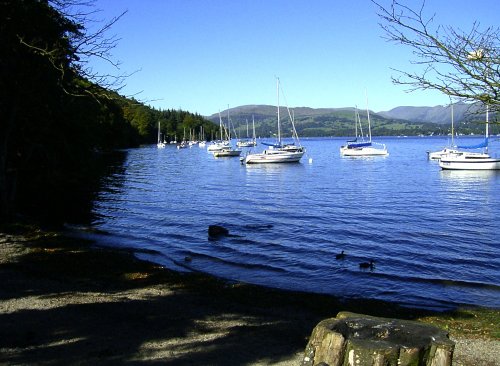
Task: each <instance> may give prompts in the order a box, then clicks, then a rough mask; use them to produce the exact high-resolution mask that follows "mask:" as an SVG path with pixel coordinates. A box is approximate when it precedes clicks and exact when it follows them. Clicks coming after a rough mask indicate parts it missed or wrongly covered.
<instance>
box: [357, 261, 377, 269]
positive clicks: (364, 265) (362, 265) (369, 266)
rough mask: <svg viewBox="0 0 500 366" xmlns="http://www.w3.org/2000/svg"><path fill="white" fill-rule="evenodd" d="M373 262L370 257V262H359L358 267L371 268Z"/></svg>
mask: <svg viewBox="0 0 500 366" xmlns="http://www.w3.org/2000/svg"><path fill="white" fill-rule="evenodd" d="M373 264H374V261H373V259H370V263H368V262H363V263H360V264H359V268H370V269H373Z"/></svg>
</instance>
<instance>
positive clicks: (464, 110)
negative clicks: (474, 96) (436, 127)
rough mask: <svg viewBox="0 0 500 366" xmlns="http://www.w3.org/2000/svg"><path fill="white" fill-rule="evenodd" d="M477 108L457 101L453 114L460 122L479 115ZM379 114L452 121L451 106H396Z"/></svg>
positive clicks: (392, 116) (420, 120)
mask: <svg viewBox="0 0 500 366" xmlns="http://www.w3.org/2000/svg"><path fill="white" fill-rule="evenodd" d="M476 113H477V108H476V107H475V106H474V105H471V104H466V103H455V104H454V105H453V115H454V120H455V122H457V123H459V122H462V121H464V120H465V119H470V118H473V117H476V118H477V117H478V116H477V115H476ZM378 114H379V115H381V116H383V117H386V118H394V119H402V120H405V121H411V122H430V123H437V124H450V123H451V107H450V106H449V105H448V106H441V105H438V106H435V107H396V108H393V109H391V110H390V111H387V112H378Z"/></svg>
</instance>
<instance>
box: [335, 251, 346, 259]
mask: <svg viewBox="0 0 500 366" xmlns="http://www.w3.org/2000/svg"><path fill="white" fill-rule="evenodd" d="M344 257H345V254H344V251H342V253H339V254H337V255H336V256H335V259H344Z"/></svg>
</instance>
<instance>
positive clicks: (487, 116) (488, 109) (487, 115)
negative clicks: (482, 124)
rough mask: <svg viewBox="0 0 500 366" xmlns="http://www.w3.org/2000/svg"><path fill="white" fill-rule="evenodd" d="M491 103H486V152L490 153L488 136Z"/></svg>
mask: <svg viewBox="0 0 500 366" xmlns="http://www.w3.org/2000/svg"><path fill="white" fill-rule="evenodd" d="M489 111H490V108H489V105H488V104H486V148H485V150H486V153H488V137H489V135H490V118H489Z"/></svg>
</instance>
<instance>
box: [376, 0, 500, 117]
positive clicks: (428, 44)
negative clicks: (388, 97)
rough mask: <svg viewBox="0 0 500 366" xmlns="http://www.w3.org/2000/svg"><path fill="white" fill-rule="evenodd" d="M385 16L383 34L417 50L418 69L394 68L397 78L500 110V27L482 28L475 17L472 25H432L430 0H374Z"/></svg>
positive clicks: (416, 87) (411, 85) (402, 82)
mask: <svg viewBox="0 0 500 366" xmlns="http://www.w3.org/2000/svg"><path fill="white" fill-rule="evenodd" d="M372 2H373V3H374V4H375V5H376V6H377V9H378V16H379V18H380V19H381V20H382V22H381V23H380V26H381V28H382V29H383V30H384V33H385V35H384V38H385V39H387V40H388V41H390V42H393V43H396V44H402V45H405V46H408V47H410V48H411V49H412V50H413V55H414V57H415V59H414V60H411V64H412V65H415V70H414V71H402V70H395V71H396V72H397V73H398V74H399V75H398V76H396V77H393V78H392V81H393V83H395V84H399V85H405V86H408V88H409V89H408V90H409V91H414V90H438V91H440V92H442V93H444V94H447V95H449V96H453V97H458V98H460V99H462V100H464V101H469V102H481V103H484V104H488V105H489V107H490V110H491V111H500V100H499V99H500V98H499V95H498V91H499V84H500V70H499V64H500V62H499V61H500V42H499V36H500V28H498V27H497V28H493V27H488V28H486V29H484V30H482V29H481V28H480V24H479V23H478V22H474V23H473V24H472V26H471V29H470V31H468V32H464V31H462V30H460V29H456V28H453V27H451V26H447V27H444V26H437V27H436V28H435V29H433V28H432V27H433V22H434V19H435V14H434V15H433V16H431V17H429V18H428V19H426V18H425V16H424V6H425V1H422V3H421V6H420V8H419V9H417V10H413V9H412V8H410V7H409V6H407V5H405V4H403V3H402V2H400V1H398V0H393V1H392V2H391V4H390V5H389V6H387V7H384V6H382V5H380V4H379V3H378V2H376V1H374V0H372Z"/></svg>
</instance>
